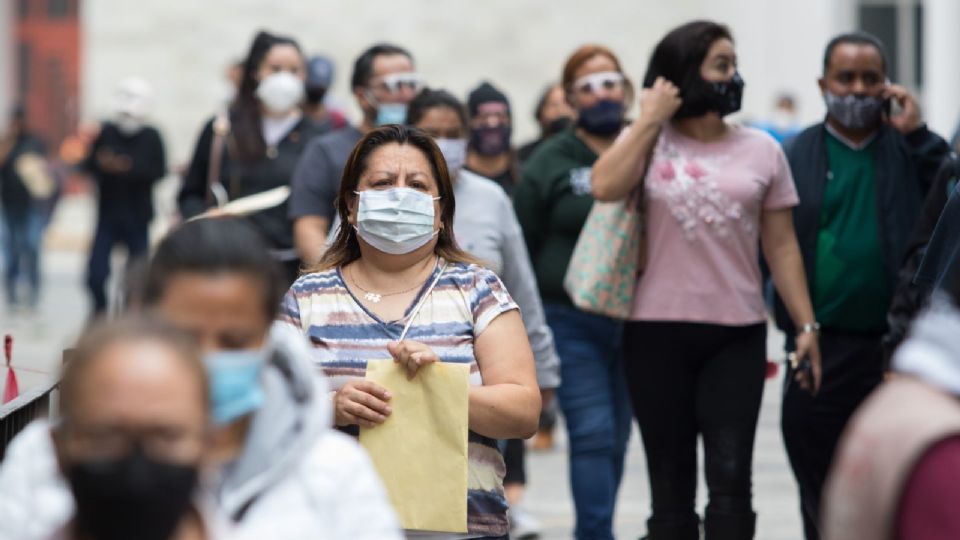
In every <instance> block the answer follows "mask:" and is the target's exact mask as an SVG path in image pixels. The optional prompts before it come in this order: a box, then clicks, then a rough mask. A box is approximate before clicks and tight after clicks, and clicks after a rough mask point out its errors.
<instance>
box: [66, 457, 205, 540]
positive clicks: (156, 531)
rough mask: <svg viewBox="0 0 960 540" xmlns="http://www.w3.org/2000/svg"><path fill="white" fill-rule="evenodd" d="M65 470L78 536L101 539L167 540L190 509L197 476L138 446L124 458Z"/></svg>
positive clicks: (191, 467)
mask: <svg viewBox="0 0 960 540" xmlns="http://www.w3.org/2000/svg"><path fill="white" fill-rule="evenodd" d="M64 469H65V470H64V472H65V476H66V478H67V481H68V483H69V484H70V488H71V490H72V491H73V496H74V499H75V500H76V503H77V510H76V515H75V524H76V527H77V532H79V533H80V534H79V537H81V538H96V539H97V540H131V539H134V538H136V539H137V540H168V539H169V538H170V537H171V536H172V535H173V533H174V532H175V531H176V529H177V527H178V526H179V525H180V521H181V520H182V519H183V517H184V515H185V514H186V513H187V511H189V509H190V505H191V501H192V496H193V491H194V488H196V486H197V478H198V470H197V467H196V466H195V465H181V464H176V463H169V462H164V461H158V460H156V459H154V458H151V457H149V456H147V455H146V454H145V453H144V452H143V450H142V449H141V448H140V447H139V446H138V447H136V448H135V449H134V450H133V451H132V452H131V453H130V454H129V455H127V456H124V457H121V458H119V459H111V460H96V461H78V462H74V463H70V464H68V465H66V466H65V467H64Z"/></svg>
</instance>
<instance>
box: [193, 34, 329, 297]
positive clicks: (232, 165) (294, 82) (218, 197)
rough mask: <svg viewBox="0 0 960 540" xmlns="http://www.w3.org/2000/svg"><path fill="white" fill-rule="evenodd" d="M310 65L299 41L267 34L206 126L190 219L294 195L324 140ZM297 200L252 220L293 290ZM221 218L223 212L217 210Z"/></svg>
mask: <svg viewBox="0 0 960 540" xmlns="http://www.w3.org/2000/svg"><path fill="white" fill-rule="evenodd" d="M305 81H306V59H305V58H304V56H303V53H302V51H301V49H300V46H299V45H298V44H297V42H296V41H294V40H293V39H292V38H290V37H287V36H280V35H274V34H270V33H267V32H259V33H257V35H256V36H255V37H254V39H253V43H252V45H251V46H250V52H249V53H248V54H247V57H246V60H244V62H243V75H242V78H241V81H240V88H239V90H238V92H237V95H236V97H235V99H234V100H233V102H232V103H231V105H230V106H229V107H228V108H227V110H226V111H224V112H222V113H220V114H218V115H217V116H216V117H215V118H213V119H211V120H209V121H207V122H206V124H204V127H203V129H202V130H201V132H200V136H199V138H198V140H197V143H196V146H195V148H194V153H193V157H192V159H191V160H190V165H189V167H188V169H187V172H186V174H185V176H184V178H183V186H182V188H181V190H180V194H179V195H178V197H177V201H178V203H179V207H180V214H181V215H182V216H183V217H184V218H185V219H189V218H192V217H195V216H197V215H200V214H202V213H204V212H207V211H210V210H211V209H214V208H216V207H219V206H222V205H223V204H226V203H227V202H228V201H233V200H235V199H240V198H244V197H249V196H253V195H258V194H266V193H277V191H275V190H278V189H279V188H284V187H289V186H290V178H291V177H292V175H293V171H294V167H295V166H296V163H297V160H298V159H299V157H300V155H301V154H302V153H303V150H304V148H305V147H306V144H307V141H309V140H310V139H311V138H312V137H313V136H314V135H316V134H318V131H317V128H316V126H315V125H314V123H313V121H312V120H310V119H309V118H308V117H307V116H306V115H304V114H303V108H302V104H303V101H304V95H305V91H306V90H305ZM289 200H290V199H289V197H287V198H284V199H282V201H281V202H278V203H275V204H273V205H272V206H269V207H268V208H265V209H260V210H257V211H255V212H253V213H251V214H250V215H249V216H247V218H246V219H248V220H249V221H250V222H251V223H252V224H253V225H254V226H255V227H256V228H257V230H259V231H260V233H261V234H262V235H263V236H264V238H266V239H267V241H268V243H269V244H270V255H271V256H272V257H273V258H274V259H276V260H277V261H280V262H281V263H282V264H283V266H284V270H285V278H284V279H286V280H287V281H289V282H290V283H292V282H293V280H295V279H296V277H297V275H298V274H299V271H300V260H299V258H298V257H297V253H296V250H294V248H293V228H292V226H291V224H290V221H289V219H288V218H287V207H288V204H289ZM213 212H214V213H215V212H216V210H213Z"/></svg>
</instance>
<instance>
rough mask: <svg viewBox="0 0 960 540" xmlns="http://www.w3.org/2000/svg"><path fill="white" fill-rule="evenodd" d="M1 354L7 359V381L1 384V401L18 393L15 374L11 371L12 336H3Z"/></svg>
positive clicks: (8, 399)
mask: <svg viewBox="0 0 960 540" xmlns="http://www.w3.org/2000/svg"><path fill="white" fill-rule="evenodd" d="M3 355H4V357H5V358H6V360H7V381H6V383H5V384H4V385H3V403H7V402H10V401H13V400H14V399H16V398H17V396H19V395H20V386H19V385H18V384H17V374H16V373H14V371H13V364H12V363H11V362H12V359H13V336H11V335H10V334H7V335H5V336H4V337H3Z"/></svg>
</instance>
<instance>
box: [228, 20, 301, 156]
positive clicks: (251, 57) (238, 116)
mask: <svg viewBox="0 0 960 540" xmlns="http://www.w3.org/2000/svg"><path fill="white" fill-rule="evenodd" d="M277 45H289V46H291V47H293V48H295V49H297V52H299V53H300V56H301V58H302V57H303V51H302V50H301V49H300V45H298V44H297V42H296V41H295V40H294V39H293V38H291V37H287V36H280V35H275V34H271V33H268V32H263V31H261V32H257V35H256V36H255V37H254V38H253V43H252V44H251V45H250V52H249V53H247V58H246V59H245V60H244V61H243V66H242V67H243V74H242V75H241V77H240V88H239V89H238V90H237V97H236V99H234V101H233V104H232V105H231V107H230V120H231V124H232V130H231V131H232V138H233V140H234V142H235V143H236V150H237V157H238V158H239V159H240V161H242V162H245V163H251V162H254V161H256V160H258V159H261V158H262V157H263V156H264V155H266V151H267V143H266V142H265V141H264V140H263V130H262V129H261V126H262V124H263V121H262V119H261V118H260V101H259V100H258V99H257V96H256V93H255V92H256V90H257V71H258V70H259V69H260V64H262V63H263V59H264V58H266V56H267V54H268V53H269V52H270V49H272V48H273V47H275V46H277Z"/></svg>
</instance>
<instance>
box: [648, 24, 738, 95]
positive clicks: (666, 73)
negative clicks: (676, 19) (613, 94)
mask: <svg viewBox="0 0 960 540" xmlns="http://www.w3.org/2000/svg"><path fill="white" fill-rule="evenodd" d="M718 39H729V40H730V41H733V34H731V33H730V29H729V28H727V27H726V26H725V25H722V24H718V23H715V22H713V21H693V22H688V23H687V24H684V25H682V26H678V27H677V28H674V29H673V30H671V31H670V32H669V33H667V35H666V36H664V37H663V39H661V40H660V42H659V43H657V46H656V47H655V48H654V49H653V54H651V55H650V62H649V64H647V72H646V74H645V75H644V76H643V87H644V88H650V87H651V86H653V83H654V82H656V80H657V77H663V78H664V79H666V80H668V81H670V82H672V83H673V84H675V85H676V86H677V88H679V89H680V95H681V96H682V95H683V94H684V91H685V90H689V89H690V88H691V85H692V84H694V82H695V81H696V80H697V78H699V77H700V65H701V64H703V61H704V59H705V58H706V57H707V53H708V52H709V51H710V46H711V45H713V43H714V42H715V41H717V40H718Z"/></svg>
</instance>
